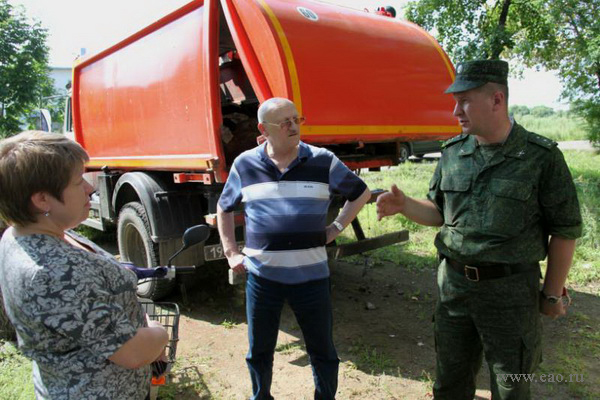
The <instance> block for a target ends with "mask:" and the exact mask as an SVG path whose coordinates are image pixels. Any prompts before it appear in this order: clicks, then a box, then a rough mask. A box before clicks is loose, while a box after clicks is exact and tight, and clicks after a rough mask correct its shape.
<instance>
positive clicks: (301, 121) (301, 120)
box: [263, 117, 306, 130]
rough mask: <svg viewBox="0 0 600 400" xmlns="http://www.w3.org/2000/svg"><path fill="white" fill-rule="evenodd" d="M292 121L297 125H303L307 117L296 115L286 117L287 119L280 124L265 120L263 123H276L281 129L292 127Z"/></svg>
mask: <svg viewBox="0 0 600 400" xmlns="http://www.w3.org/2000/svg"><path fill="white" fill-rule="evenodd" d="M292 122H294V123H295V124H296V125H302V124H304V123H305V122H306V118H305V117H294V118H290V119H286V120H285V121H283V122H280V123H278V124H275V123H273V122H263V124H266V125H275V126H278V127H279V128H281V130H288V129H290V128H291V127H292Z"/></svg>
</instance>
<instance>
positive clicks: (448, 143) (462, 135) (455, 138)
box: [442, 133, 469, 149]
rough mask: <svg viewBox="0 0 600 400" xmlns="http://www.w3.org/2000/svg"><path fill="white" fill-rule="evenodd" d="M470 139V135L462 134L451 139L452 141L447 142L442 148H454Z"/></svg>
mask: <svg viewBox="0 0 600 400" xmlns="http://www.w3.org/2000/svg"><path fill="white" fill-rule="evenodd" d="M468 137H469V135H467V134H465V133H461V134H460V135H457V136H454V137H453V138H450V139H448V140H446V141H445V142H444V143H443V144H442V148H443V149H445V148H446V147H448V146H452V145H453V144H455V143H458V142H461V141H463V140H465V139H466V138H468Z"/></svg>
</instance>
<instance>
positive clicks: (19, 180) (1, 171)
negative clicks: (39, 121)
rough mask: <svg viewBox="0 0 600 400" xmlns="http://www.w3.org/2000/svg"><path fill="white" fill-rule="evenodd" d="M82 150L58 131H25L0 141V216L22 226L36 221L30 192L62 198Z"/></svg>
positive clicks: (81, 160) (82, 160) (83, 158)
mask: <svg viewBox="0 0 600 400" xmlns="http://www.w3.org/2000/svg"><path fill="white" fill-rule="evenodd" d="M88 160H89V157H88V155H87V153H86V152H85V150H84V149H83V148H82V147H81V146H80V145H79V144H78V143H77V142H74V141H73V140H71V139H68V138H67V137H65V136H64V135H61V134H58V133H48V132H40V131H25V132H21V133H19V134H18V135H15V136H12V137H9V138H7V139H3V140H2V141H0V218H2V219H4V220H5V221H6V222H8V223H10V224H14V225H19V226H24V225H27V224H29V223H33V222H36V221H37V216H36V211H35V210H34V209H33V205H32V204H31V196H32V195H33V194H34V193H38V192H47V193H49V194H51V195H52V196H53V197H54V198H56V199H58V200H60V201H62V200H63V197H62V193H63V191H64V190H65V188H66V187H67V186H68V184H69V182H70V180H71V178H72V176H73V171H74V170H75V168H76V167H77V166H78V165H80V164H84V163H86V162H87V161H88Z"/></svg>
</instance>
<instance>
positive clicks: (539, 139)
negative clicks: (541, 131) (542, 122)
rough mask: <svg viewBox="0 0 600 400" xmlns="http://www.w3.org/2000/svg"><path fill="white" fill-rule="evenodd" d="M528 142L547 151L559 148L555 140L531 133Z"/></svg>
mask: <svg viewBox="0 0 600 400" xmlns="http://www.w3.org/2000/svg"><path fill="white" fill-rule="evenodd" d="M527 140H529V141H530V142H531V143H535V144H537V145H538V146H542V147H545V148H546V149H551V148H553V147H556V146H558V143H556V142H555V141H554V140H552V139H548V138H547V137H545V136H542V135H538V134H537V133H533V132H529V137H528V138H527Z"/></svg>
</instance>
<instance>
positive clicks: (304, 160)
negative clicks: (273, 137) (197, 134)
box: [219, 142, 367, 284]
mask: <svg viewBox="0 0 600 400" xmlns="http://www.w3.org/2000/svg"><path fill="white" fill-rule="evenodd" d="M366 188H367V185H366V184H365V183H364V182H363V181H362V180H361V179H360V178H359V177H358V176H356V175H355V174H354V173H353V172H352V171H350V170H349V169H348V167H346V165H344V164H343V163H342V162H341V161H340V160H339V159H338V158H337V157H336V156H335V155H334V154H333V153H332V152H331V151H329V150H326V149H322V148H319V147H315V146H311V145H308V144H306V143H303V142H300V144H299V151H298V157H297V158H296V159H295V160H294V161H292V163H291V164H290V165H289V167H288V168H287V169H286V170H285V171H284V172H280V171H279V169H278V168H277V167H276V166H275V164H274V163H273V161H272V160H271V159H270V158H269V157H268V156H267V154H266V143H264V144H262V145H260V146H258V147H256V148H254V149H251V150H248V151H246V152H244V153H242V154H240V155H239V156H238V157H237V158H236V159H235V161H234V163H233V166H232V167H231V171H230V173H229V178H228V179H227V182H226V183H225V187H224V188H223V193H222V194H221V197H220V198H219V205H220V206H221V208H222V209H223V210H224V211H225V212H231V211H233V210H234V209H235V208H236V207H237V206H238V205H239V204H240V202H241V203H243V204H244V214H245V220H246V246H245V247H244V250H243V253H244V254H245V256H246V257H245V259H244V265H245V267H246V269H247V270H248V271H250V272H251V273H253V274H255V275H258V276H260V277H263V278H266V279H269V280H273V281H276V282H281V283H286V284H295V283H302V282H307V281H311V280H316V279H322V278H326V277H328V276H329V268H328V266H327V252H326V251H325V241H326V236H325V227H326V220H327V210H328V208H329V203H330V201H331V197H332V195H333V194H340V195H342V196H344V197H345V198H347V199H348V200H350V201H353V200H355V199H357V198H358V197H359V196H360V195H361V194H362V193H363V192H364V191H365V189H366Z"/></svg>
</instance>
